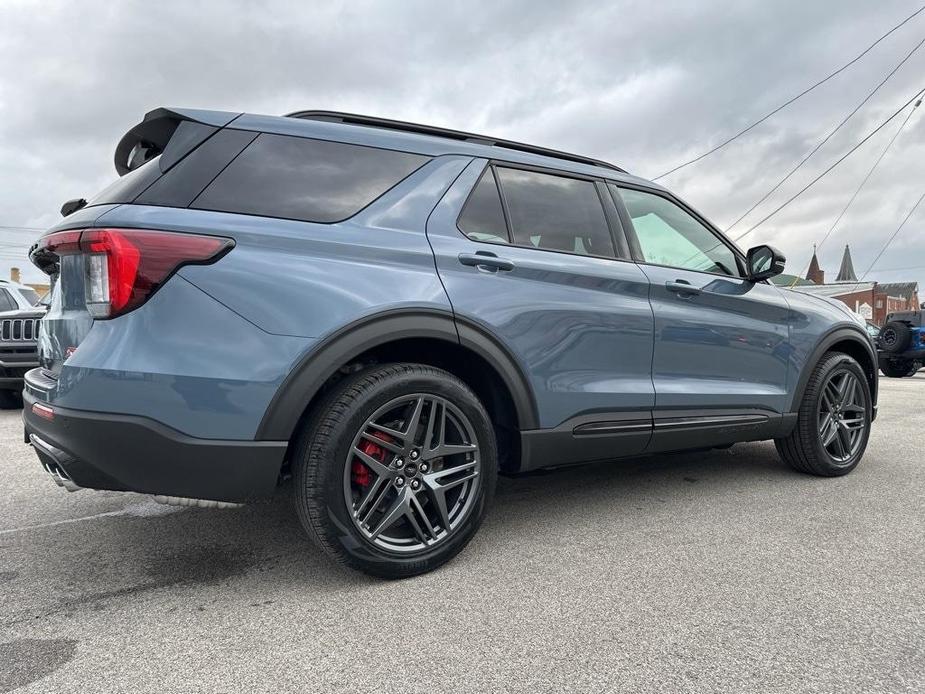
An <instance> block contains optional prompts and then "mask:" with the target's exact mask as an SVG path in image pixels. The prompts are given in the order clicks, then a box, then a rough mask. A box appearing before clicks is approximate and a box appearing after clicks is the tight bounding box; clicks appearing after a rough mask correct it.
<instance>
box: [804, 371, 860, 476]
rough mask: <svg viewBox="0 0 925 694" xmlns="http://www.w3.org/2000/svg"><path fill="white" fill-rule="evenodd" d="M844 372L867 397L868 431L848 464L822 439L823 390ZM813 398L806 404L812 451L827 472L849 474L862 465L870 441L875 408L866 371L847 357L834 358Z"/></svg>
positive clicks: (818, 383)
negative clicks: (827, 446)
mask: <svg viewBox="0 0 925 694" xmlns="http://www.w3.org/2000/svg"><path fill="white" fill-rule="evenodd" d="M841 371H849V372H851V373H852V374H854V376H855V377H856V378H857V380H858V383H860V385H861V390H862V392H863V393H864V418H865V427H864V432H863V434H862V440H861V445H860V446H859V447H858V450H857V452H856V453H855V454H854V455H853V456H852V457H851V458H850V459H849V460H847V461H845V462H839V461H837V460H835V459H834V458H833V457H832V456H831V455H830V454H829V452H828V451H827V450H826V449H825V447H824V446H823V445H822V437H821V436H820V435H819V423H818V421H819V407H820V404H821V400H822V393H823V390H824V386H825V384H826V383H828V381H829V379H830V378H831V377H832V375H833V374H835V373H837V372H841ZM809 395H810V397H809V398H807V399H806V402H805V403H804V408H805V410H804V412H803V417H804V420H805V421H804V425H805V426H812V427H813V432H814V436H813V437H812V442H813V449H814V451H815V453H816V456H817V459H818V460H819V461H820V462H822V463H823V464H825V465H826V466H827V468H828V469H829V470H830V471H832V472H834V473H836V474H844V473H847V472H850V471H851V470H853V469H854V468H855V467H857V464H858V463H859V462H860V461H861V458H863V457H864V452H865V451H866V450H867V443H868V441H869V439H870V427H871V420H872V418H873V405H872V398H871V394H870V384H869V383H868V381H867V375H866V374H865V373H864V370H863V369H862V368H861V366H860V364H858V363H857V361H855V360H854V359H853V358H851V357H850V356H848V355H847V354H839V355H836V356H834V357H831V358H829V359H828V360H826V361H825V362H824V363H823V365H822V370H821V372H820V375H819V380H818V381H817V387H816V388H814V391H813V392H812V393H810V394H809Z"/></svg>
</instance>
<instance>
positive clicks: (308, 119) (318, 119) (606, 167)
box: [152, 108, 664, 190]
mask: <svg viewBox="0 0 925 694" xmlns="http://www.w3.org/2000/svg"><path fill="white" fill-rule="evenodd" d="M154 113H169V114H172V115H174V116H178V117H179V118H181V119H183V120H192V121H197V122H200V123H205V124H208V125H214V126H217V127H222V126H225V127H229V128H234V129H238V130H252V131H256V132H265V133H272V134H277V135H292V136H296V137H308V138H315V139H322V140H331V141H334V142H345V143H349V144H358V145H366V146H370V147H380V148H383V149H393V150H398V151H403V152H412V153H415V154H424V155H428V156H441V155H450V154H459V155H465V156H472V157H479V158H484V159H495V160H499V161H507V162H512V163H516V164H522V165H526V166H536V167H541V168H551V169H558V170H559V171H565V172H570V173H575V174H578V175H583V176H592V177H595V178H604V179H609V180H613V181H618V182H628V183H635V184H637V185H644V186H646V187H650V188H653V189H657V190H664V188H662V187H661V186H659V185H657V184H655V183H652V182H651V181H647V180H645V179H642V178H639V177H637V176H633V175H632V174H629V173H627V172H626V171H624V170H623V169H620V168H619V167H616V166H614V165H613V164H608V163H607V162H603V161H598V160H595V159H591V158H590V157H583V156H581V155H576V154H571V153H568V152H559V151H556V150H552V149H548V148H544V147H539V146H534V145H526V144H523V143H519V142H512V141H510V140H504V139H498V138H492V137H487V136H482V135H474V134H472V133H466V132H462V131H457V130H449V129H446V128H437V127H434V126H427V125H420V124H415V123H404V122H402V121H393V120H388V119H383V118H376V117H372V116H360V115H356V114H345V113H339V112H333V111H299V112H296V113H295V114H293V115H290V116H268V115H260V114H251V113H230V112H225V111H204V110H198V109H183V108H165V109H158V110H157V111H156V112H152V114H154Z"/></svg>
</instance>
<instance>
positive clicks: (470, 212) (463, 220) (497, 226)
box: [458, 167, 508, 243]
mask: <svg viewBox="0 0 925 694" xmlns="http://www.w3.org/2000/svg"><path fill="white" fill-rule="evenodd" d="M458 226H459V228H460V230H461V231H462V232H463V233H464V234H465V235H466V236H468V237H469V238H470V239H472V240H473V241H490V242H492V243H507V242H508V237H507V225H506V224H505V222H504V208H503V207H502V206H501V196H500V195H499V194H498V186H497V184H496V183H495V176H494V174H493V173H492V169H491V167H488V168H487V169H485V173H483V174H482V177H481V178H480V179H479V182H478V183H477V184H476V186H475V188H473V189H472V194H471V195H470V196H469V200H467V201H466V206H465V207H464V208H463V211H462V214H461V215H460V216H459V223H458Z"/></svg>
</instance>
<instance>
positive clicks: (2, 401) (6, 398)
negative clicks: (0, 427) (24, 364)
mask: <svg viewBox="0 0 925 694" xmlns="http://www.w3.org/2000/svg"><path fill="white" fill-rule="evenodd" d="M20 408H22V394H21V393H19V392H17V391H15V390H0V410H18V409H20Z"/></svg>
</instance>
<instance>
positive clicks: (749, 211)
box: [726, 38, 925, 232]
mask: <svg viewBox="0 0 925 694" xmlns="http://www.w3.org/2000/svg"><path fill="white" fill-rule="evenodd" d="M922 44H925V38H923V39H922V40H921V41H919V42H918V43H917V44H916V45H915V47H914V48H913V49H912V50H911V51H909V52H908V53H907V54H906V57H904V58H903V59H902V60H900V61H899V62H898V63H897V64H896V67H894V68H893V69H892V70H890V72H889V73H888V74H887V76H886V77H884V78H883V79H882V80H881V81H880V83H879V84H877V86H876V87H874V88H873V89H872V90H871V91H870V92H868V94H867V96H865V97H864V99H863V100H862V101H861V103H859V104H858V105H857V106H855V107H854V109H852V111H851V112H850V113H849V114H848V115H847V116H845V117H844V118H843V119H842V121H841V122H840V123H839V124H838V125H836V126H835V129H834V130H832V131H831V132H830V133H829V134H828V135H826V136H825V137H824V138H823V139H822V141H821V142H820V143H819V144H817V145H816V146H815V147H813V148H812V149H811V150H810V152H809V154H807V155H806V156H805V157H803V159H801V160H800V162H799V163H798V164H797V165H796V166H794V167H793V168H792V169H790V171H789V172H788V173H787V175H786V176H784V177H783V178H782V179H780V180H779V181H778V182H777V183H776V184H774V187H773V188H771V190H769V191H768V192H767V193H765V194H764V195H763V196H762V197H761V199H760V200H758V202H756V203H755V204H754V205H752V206H751V207H749V208H748V209H747V210H745V212H743V213H742V214H741V216H739V218H738V219H736V220H735V221H734V222H733V223H732V224H730V225H729V226H728V227H726V231H727V232H729V231H730V230H731V229H732V228H733V227H734V226H736V225H737V224H738V223H739V222H741V221H742V220H743V219H745V218H746V217H747V216H748V215H749V214H751V213H752V211H753V210H754V209H755V208H756V207H758V205H760V204H761V203H763V202H764V201H765V200H767V199H768V198H769V197H771V195H772V194H773V193H774V192H775V191H776V190H777V189H778V188H780V187H781V186H782V185H784V183H786V182H787V181H788V180H789V179H790V177H791V176H793V174H795V173H796V172H797V171H799V170H800V169H801V168H802V166H803V164H805V163H806V162H808V161H809V159H810V157H812V156H813V155H814V154H815V153H816V152H818V151H819V150H820V149H822V147H823V146H824V145H825V143H826V142H828V141H829V140H831V139H832V137H834V135H835V133H837V132H838V131H839V130H841V129H842V127H843V126H844V125H845V123H847V122H848V121H849V120H851V117H852V116H854V114H855V113H857V112H858V111H860V110H861V108H862V107H863V106H864V104H866V103H867V102H868V101H870V100H871V98H873V96H874V94H876V93H877V92H878V91H880V88H881V87H882V86H883V85H884V84H886V83H887V82H888V81H889V79H890V78H891V77H892V76H893V75H895V74H896V72H897V71H898V70H899V68H901V67H902V66H903V65H904V64H905V63H906V61H907V60H909V58H911V57H912V55H913V54H914V53H915V52H916V51H917V50H919V48H921V47H922Z"/></svg>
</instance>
